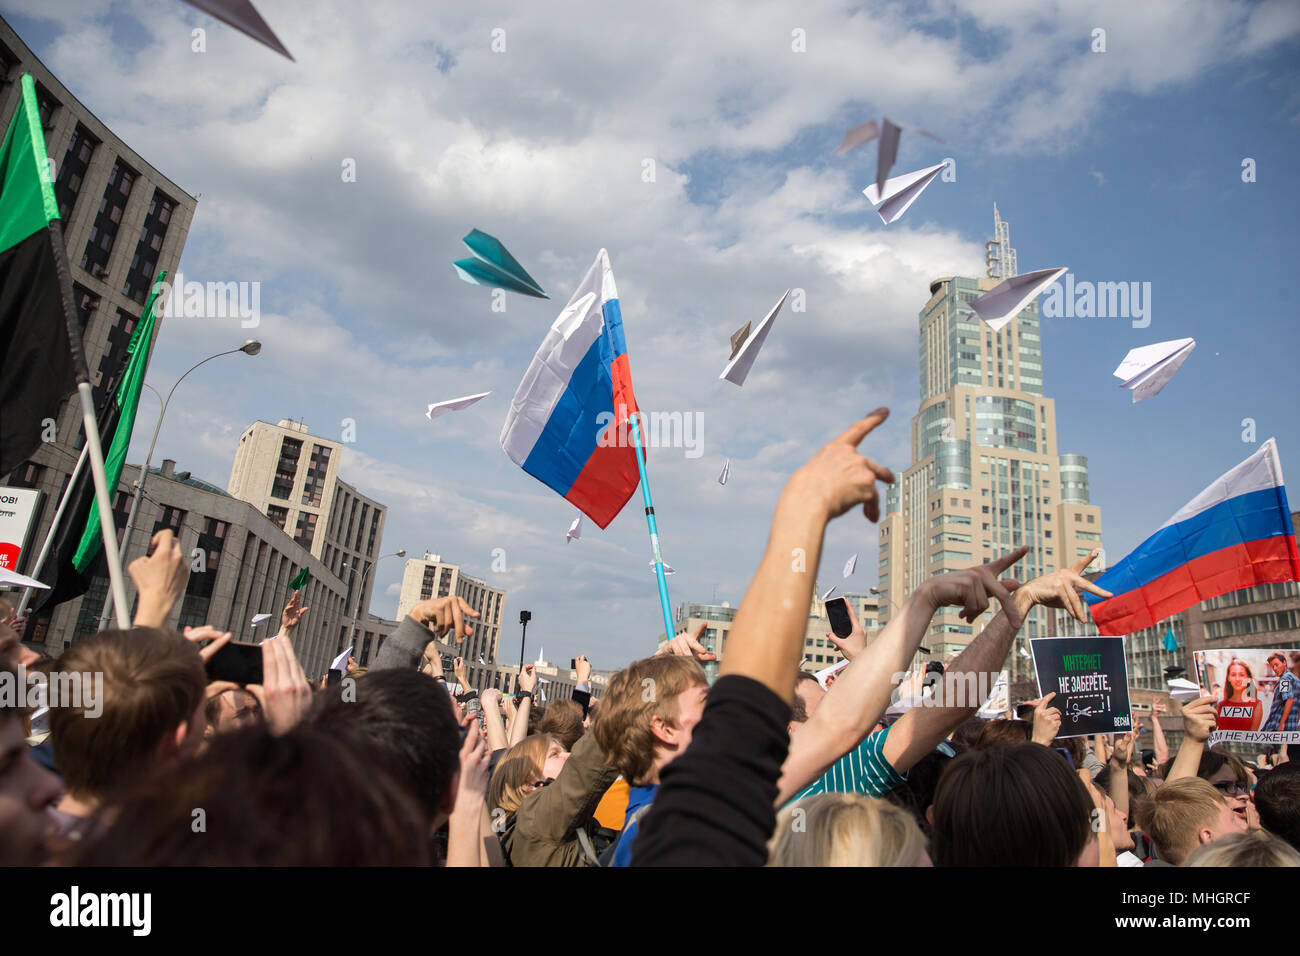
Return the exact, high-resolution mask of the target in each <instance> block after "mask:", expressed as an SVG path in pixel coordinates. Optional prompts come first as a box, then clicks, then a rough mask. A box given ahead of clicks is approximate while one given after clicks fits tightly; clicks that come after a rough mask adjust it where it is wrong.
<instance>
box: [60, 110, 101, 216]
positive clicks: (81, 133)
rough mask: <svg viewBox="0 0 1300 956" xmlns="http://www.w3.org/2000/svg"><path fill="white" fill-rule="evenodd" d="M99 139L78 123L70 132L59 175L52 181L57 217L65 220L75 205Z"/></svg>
mask: <svg viewBox="0 0 1300 956" xmlns="http://www.w3.org/2000/svg"><path fill="white" fill-rule="evenodd" d="M97 146H99V140H97V139H95V137H93V136H91V135H90V133H89V132H87V130H86V128H85V127H84V126H82V125H81V124H80V123H78V124H77V129H76V131H75V132H74V133H73V134H72V142H70V143H69V144H68V151H67V152H66V153H64V154H63V164H62V165H61V166H59V175H58V178H57V179H56V180H55V182H54V198H55V199H56V200H57V201H58V204H59V218H60V219H62V220H63V221H64V222H67V220H68V216H69V215H70V214H71V213H72V210H73V209H74V208H75V207H76V205H77V195H78V193H80V192H81V184H82V183H83V182H84V181H85V178H86V169H87V168H88V167H89V166H90V158H91V157H92V156H94V155H95V148H96V147H97Z"/></svg>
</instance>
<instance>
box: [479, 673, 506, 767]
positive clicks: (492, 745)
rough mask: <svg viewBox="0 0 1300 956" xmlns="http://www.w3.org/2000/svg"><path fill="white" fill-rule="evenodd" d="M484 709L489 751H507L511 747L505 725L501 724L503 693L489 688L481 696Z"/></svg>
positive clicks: (480, 702) (480, 701)
mask: <svg viewBox="0 0 1300 956" xmlns="http://www.w3.org/2000/svg"><path fill="white" fill-rule="evenodd" d="M479 705H480V706H481V707H482V709H483V729H484V731H485V733H486V734H487V742H488V751H489V752H494V751H497V750H505V749H506V748H507V747H509V746H510V744H509V742H508V738H507V737H506V728H505V724H503V723H502V722H501V691H499V690H497V689H496V688H495V687H489V688H488V689H487V690H485V691H483V693H482V694H480V695H479Z"/></svg>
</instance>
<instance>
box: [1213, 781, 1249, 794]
mask: <svg viewBox="0 0 1300 956" xmlns="http://www.w3.org/2000/svg"><path fill="white" fill-rule="evenodd" d="M1214 789H1215V790H1218V791H1219V793H1221V794H1223V795H1224V796H1225V797H1244V796H1245V795H1246V794H1248V793H1250V788H1249V787H1247V786H1246V785H1245V784H1243V783H1238V782H1237V781H1236V780H1221V781H1219V782H1218V783H1216V784H1215V785H1214Z"/></svg>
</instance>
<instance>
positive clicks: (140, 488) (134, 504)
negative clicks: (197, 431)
mask: <svg viewBox="0 0 1300 956" xmlns="http://www.w3.org/2000/svg"><path fill="white" fill-rule="evenodd" d="M260 351H262V343H261V342H259V341H257V339H248V340H247V341H246V342H244V344H243V345H241V346H240V347H239V348H237V349H229V350H227V351H225V352H218V353H217V354H216V355H209V356H208V357H207V358H205V359H204V360H203V361H202V362H199V363H197V364H195V365H191V366H190V367H189V368H188V369H186V370H185V374H184V375H182V376H181V377H180V378H178V379H177V380H176V384H175V385H173V386H172V388H171V391H170V392H168V393H167V398H165V399H163V403H162V409H161V410H160V411H159V412H158V423H157V424H156V425H154V429H153V438H151V439H150V440H149V451H148V453H147V454H146V455H145V456H144V467H143V468H141V469H140V477H139V479H138V480H137V481H136V483H135V497H134V498H133V499H132V501H131V511H130V513H129V514H128V515H127V516H126V525H125V527H124V528H123V529H122V548H121V552H122V558H123V560H125V558H126V555H127V549H128V548H129V547H130V546H131V531H132V526H133V525H134V524H135V516H136V512H138V511H139V510H140V498H141V496H143V495H144V483H145V479H146V478H148V477H149V465H150V464H151V463H152V462H153V449H154V445H156V444H157V443H158V432H160V431H161V430H162V423H163V416H164V415H166V414H167V405H168V404H169V403H170V402H171V400H172V395H174V394H175V393H176V386H177V385H180V383H181V382H183V381H184V380H185V376H186V375H189V374H190V372H192V371H194V370H195V369H196V368H198V367H199V366H200V365H204V364H206V363H208V362H211V361H212V360H213V359H216V358H221V356H223V355H234V354H235V353H236V352H243V353H244V354H245V355H256V354H257V353H258V352H260ZM148 387H149V388H150V389H151V390H152V391H153V393H154V394H155V395H159V393H158V390H157V389H156V388H153V386H148ZM159 397H160V398H161V397H162V396H161V395H159ZM110 490H113V491H115V490H116V489H110ZM112 613H113V591H112V589H111V588H110V589H109V592H108V596H107V597H106V598H104V610H103V612H102V613H101V614H100V620H101V621H102V622H103V623H107V622H108V619H109V615H110V614H112Z"/></svg>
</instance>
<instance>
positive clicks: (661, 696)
mask: <svg viewBox="0 0 1300 956" xmlns="http://www.w3.org/2000/svg"><path fill="white" fill-rule="evenodd" d="M707 684H708V681H707V680H706V679H705V676H704V668H702V667H701V666H700V665H699V662H698V661H696V660H695V658H693V657H679V656H677V655H662V656H659V657H647V658H645V659H644V660H639V661H633V662H632V664H630V665H629V666H628V667H626V668H624V669H623V670H621V671H619V672H618V673H617V674H615V675H614V677H613V679H611V680H610V682H609V690H607V691H606V692H605V696H604V698H603V700H604V703H603V704H602V705H601V708H600V719H599V720H597V721H596V723H595V725H594V726H593V727H592V733H594V734H595V735H596V742H597V743H598V744H600V749H601V750H603V751H604V752H605V762H606V763H608V764H609V765H610V766H611V767H614V768H616V769H617V770H618V771H619V773H621V774H622V775H623V777H624V779H625V780H627V782H628V783H629V784H630V785H632V786H634V787H635V786H640V785H642V784H644V783H645V782H646V780H647V778H648V777H649V775H650V773H651V771H652V770H653V769H654V764H655V736H654V734H653V733H652V732H651V730H650V721H651V720H652V719H653V718H654V717H656V716H658V717H662V718H663V719H664V722H665V723H667V724H669V725H673V723H674V721H676V720H677V695H678V694H680V693H682V691H684V690H688V689H690V688H691V687H699V686H707Z"/></svg>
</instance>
